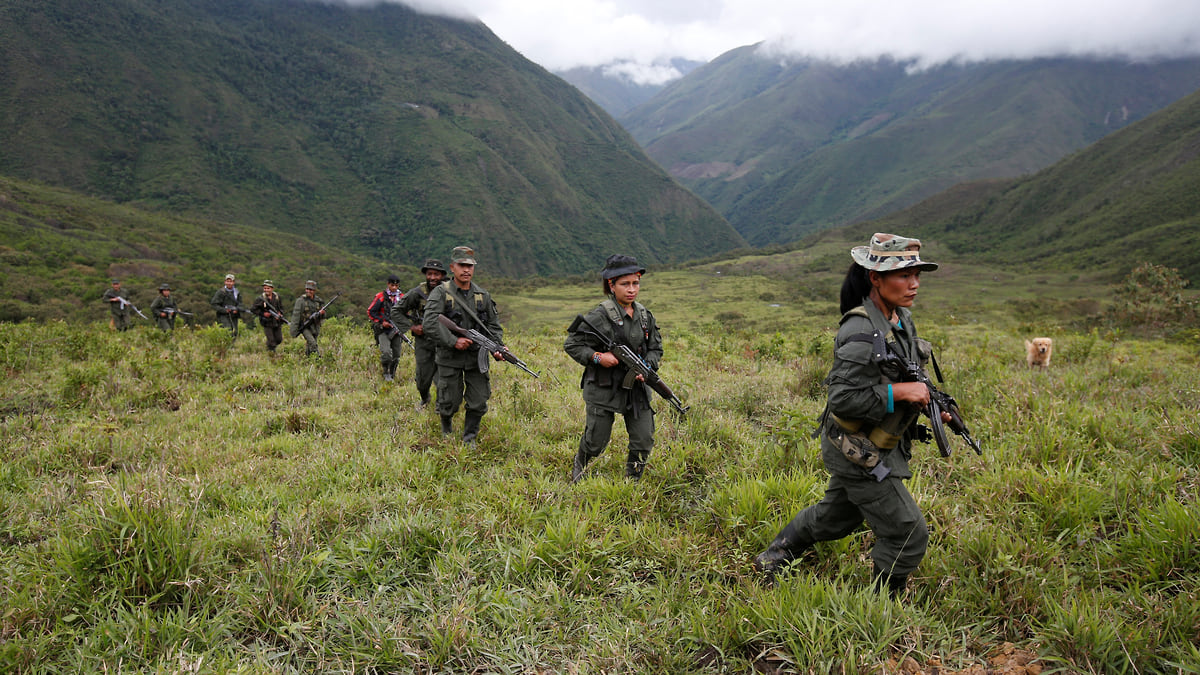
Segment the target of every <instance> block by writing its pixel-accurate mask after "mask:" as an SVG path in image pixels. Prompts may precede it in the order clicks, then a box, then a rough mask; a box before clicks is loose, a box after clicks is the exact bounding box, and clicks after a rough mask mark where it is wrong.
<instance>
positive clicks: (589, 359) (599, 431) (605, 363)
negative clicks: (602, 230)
mask: <svg viewBox="0 0 1200 675" xmlns="http://www.w3.org/2000/svg"><path fill="white" fill-rule="evenodd" d="M645 273H646V268H645V267H642V266H641V265H638V262H637V259H636V258H634V257H632V256H627V255H612V256H609V257H608V260H607V261H606V262H605V264H604V269H603V270H602V271H601V272H600V279H601V281H602V283H603V285H604V294H605V295H606V296H608V297H607V298H605V300H604V301H603V302H601V303H600V304H599V305H597V306H596V307H595V308H594V309H592V311H590V312H588V314H587V316H586V317H585V318H586V319H587V320H588V322H590V323H591V324H592V325H593V326H595V327H596V328H597V329H599V330H601V331H603V333H604V337H605V338H607V339H608V340H609V341H610V343H611V342H617V343H621V344H625V345H627V346H628V347H629V348H630V349H632V350H633V351H634V352H636V353H637V354H638V355H639V356H641V357H642V360H643V361H645V362H646V363H647V364H648V365H649V366H650V367H651V368H653V369H654V370H658V364H659V362H660V361H662V355H663V349H662V335H661V334H660V333H659V331H658V325H657V324H656V323H655V321H654V315H653V314H651V313H650V310H648V309H646V307H645V306H644V305H642V304H641V303H639V302H637V297H638V293H639V292H640V291H641V283H642V275H643V274H645ZM563 349H564V350H566V352H567V354H568V355H569V356H570V357H571V358H572V359H575V361H577V362H578V363H579V364H580V365H582V366H584V370H583V378H582V380H581V381H580V386H581V387H582V388H583V400H584V402H585V403H586V404H587V423H586V425H585V426H584V429H583V435H582V436H581V437H580V439H579V449H578V451H577V452H576V453H575V461H574V463H573V466H572V468H571V482H577V481H579V479H580V478H582V477H583V471H584V467H586V466H587V465H588V462H590V461H592V460H593V459H595V458H596V457H598V456H599V455H600V453H602V452H604V448H605V447H606V446H607V445H608V441H609V438H611V436H612V425H613V422H614V421H615V419H616V414H617V413H620V414H621V416H622V417H624V418H625V429H626V430H627V431H628V432H629V452H628V454H627V456H626V460H625V475H626V477H628V478H631V479H633V480H638V479H640V478H641V477H642V472H643V471H644V470H645V468H646V461H647V460H648V459H649V457H650V450H651V449H652V448H653V447H654V410H653V409H651V408H650V388H649V387H648V386H647V385H646V384H645V383H643V382H638V383H635V384H634V385H633V387H631V388H629V389H626V388H624V387H623V386H622V385H623V382H624V380H625V376H626V373H627V372H628V371H627V369H626V368H625V367H624V366H622V365H621V362H620V361H618V360H617V357H616V356H614V355H613V354H612V352H609V351H603V350H604V349H605V345H604V344H602V343H601V341H600V340H599V339H597V338H596V337H595V336H593V335H589V334H587V333H584V332H572V333H570V334H568V335H567V341H566V342H565V343H564V344H563ZM637 379H638V380H641V376H638V378H637Z"/></svg>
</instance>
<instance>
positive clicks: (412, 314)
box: [397, 258, 446, 408]
mask: <svg viewBox="0 0 1200 675" xmlns="http://www.w3.org/2000/svg"><path fill="white" fill-rule="evenodd" d="M421 273H422V274H424V275H425V281H424V282H423V283H421V284H419V285H418V286H417V287H416V288H413V289H412V290H411V291H409V292H407V293H405V294H404V297H402V298H401V299H400V304H399V306H398V309H399V316H398V317H397V319H398V322H399V323H398V324H397V325H399V327H400V329H401V330H407V331H411V332H412V335H413V352H414V354H415V355H416V366H417V367H416V376H415V379H416V381H417V393H418V394H420V395H421V405H420V407H421V408H424V407H425V406H427V405H429V400H430V396H429V389H430V387H431V386H433V380H434V378H435V377H436V376H437V345H436V344H435V343H434V341H433V340H431V339H429V338H427V337H425V326H424V325H422V323H421V322H422V321H423V319H424V316H425V305H426V303H428V301H429V294H430V293H432V292H433V289H434V288H437V287H438V286H439V285H441V283H442V281H443V280H444V279H445V278H446V266H445V265H443V264H442V261H441V260H437V259H435V258H430V259H429V260H426V261H425V264H424V265H422V266H421Z"/></svg>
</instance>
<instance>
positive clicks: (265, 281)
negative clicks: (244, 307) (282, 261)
mask: <svg viewBox="0 0 1200 675" xmlns="http://www.w3.org/2000/svg"><path fill="white" fill-rule="evenodd" d="M263 286H265V287H269V288H275V282H274V281H271V280H270V279H263Z"/></svg>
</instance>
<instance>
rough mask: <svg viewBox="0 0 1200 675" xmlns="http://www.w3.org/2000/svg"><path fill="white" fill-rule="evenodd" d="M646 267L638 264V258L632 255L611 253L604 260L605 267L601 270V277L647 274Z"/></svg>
mask: <svg viewBox="0 0 1200 675" xmlns="http://www.w3.org/2000/svg"><path fill="white" fill-rule="evenodd" d="M645 273H646V268H645V267H642V266H641V265H639V264H638V261H637V258H635V257H633V256H631V255H621V254H617V255H610V256H608V260H606V261H604V269H603V270H601V272H600V278H601V279H605V280H607V279H616V278H617V277H623V276H625V275H626V274H645Z"/></svg>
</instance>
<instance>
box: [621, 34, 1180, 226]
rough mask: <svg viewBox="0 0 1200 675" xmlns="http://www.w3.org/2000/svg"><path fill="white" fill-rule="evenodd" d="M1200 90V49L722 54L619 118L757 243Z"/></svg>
mask: <svg viewBox="0 0 1200 675" xmlns="http://www.w3.org/2000/svg"><path fill="white" fill-rule="evenodd" d="M1198 86H1200V59H1188V60H1176V61H1167V62H1161V63H1152V64H1148V63H1142V64H1131V63H1126V62H1121V61H1111V60H1110V61H1088V60H1081V59H1042V60H1034V61H1006V62H992V63H979V64H968V65H946V66H941V67H937V68H932V69H927V70H921V71H911V70H910V67H909V64H906V63H900V62H895V61H889V60H880V61H875V62H860V63H854V64H849V65H838V64H833V63H828V62H821V61H811V60H805V61H794V62H786V61H780V60H779V59H769V58H764V57H763V56H762V55H761V54H760V53H759V52H758V48H757V47H744V48H741V49H738V50H734V51H732V52H729V53H727V54H725V55H723V56H722V57H720V58H718V59H716V60H714V61H713V62H712V63H709V64H708V65H706V66H703V67H701V68H699V69H697V70H695V71H693V72H692V73H690V74H689V75H687V76H686V77H684V78H683V79H681V80H679V81H677V82H675V83H672V84H671V85H669V86H668V87H666V88H665V89H664V90H663V91H662V92H660V93H659V94H658V95H657V96H655V98H654V99H652V100H651V101H649V102H648V103H646V104H644V105H642V106H640V107H638V108H636V109H634V110H633V111H631V112H630V113H628V114H626V115H625V116H623V117H622V122H623V123H624V124H625V126H626V127H627V128H628V129H629V130H630V131H631V132H632V133H633V135H634V137H635V138H637V139H638V140H639V142H641V143H642V144H643V145H644V146H645V147H646V149H647V152H648V153H649V154H650V156H651V157H653V158H654V159H655V160H656V161H658V162H659V163H660V164H661V165H663V166H664V167H667V168H668V170H669V171H670V172H671V174H672V175H674V176H676V177H677V178H679V179H680V180H681V181H682V182H683V183H684V184H685V185H687V186H689V187H691V188H692V190H693V191H695V192H696V193H697V194H699V195H701V196H702V197H704V198H705V199H707V200H708V201H709V202H710V203H711V204H713V205H714V206H716V207H717V209H718V210H720V211H721V212H722V213H724V214H725V216H726V218H728V219H729V221H730V222H731V223H732V224H733V225H734V227H735V228H737V230H738V231H739V232H740V233H741V234H742V235H743V236H745V237H746V239H747V240H748V241H749V242H750V243H751V244H755V245H765V244H770V243H781V242H788V241H794V240H796V239H799V238H800V237H802V236H803V235H805V234H807V233H811V232H814V231H817V230H820V229H824V228H827V227H832V226H836V225H839V224H843V223H850V222H854V221H858V220H863V219H868V218H877V217H880V216H882V215H884V214H887V213H891V212H893V211H896V210H898V209H901V208H904V207H907V206H911V205H912V204H915V203H917V202H919V201H920V200H922V199H924V198H926V197H929V196H931V195H934V194H937V193H938V192H940V191H942V190H945V189H947V188H949V187H950V186H952V185H955V184H957V183H961V182H963V181H969V180H978V179H985V178H999V177H1015V176H1020V175H1024V174H1027V173H1030V172H1033V171H1036V170H1038V169H1041V168H1043V167H1045V166H1048V165H1050V164H1051V163H1053V162H1054V161H1056V160H1058V159H1060V158H1062V157H1063V156H1065V155H1067V154H1068V153H1070V152H1073V151H1075V150H1078V149H1080V148H1082V147H1084V146H1086V145H1088V144H1089V143H1092V142H1095V141H1096V140H1098V139H1100V138H1102V137H1103V136H1104V135H1106V134H1108V133H1110V132H1112V131H1114V130H1116V129H1119V128H1121V127H1123V126H1125V125H1127V124H1129V123H1131V122H1134V121H1136V120H1138V119H1141V118H1143V117H1145V116H1146V115H1147V114H1149V113H1151V112H1154V111H1155V110H1159V109H1161V108H1162V107H1163V106H1165V105H1167V104H1169V103H1171V102H1172V101H1175V100H1178V99H1179V98H1180V97H1182V96H1184V95H1186V94H1188V93H1190V92H1192V91H1194V90H1195V89H1196V88H1197V87H1198Z"/></svg>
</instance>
